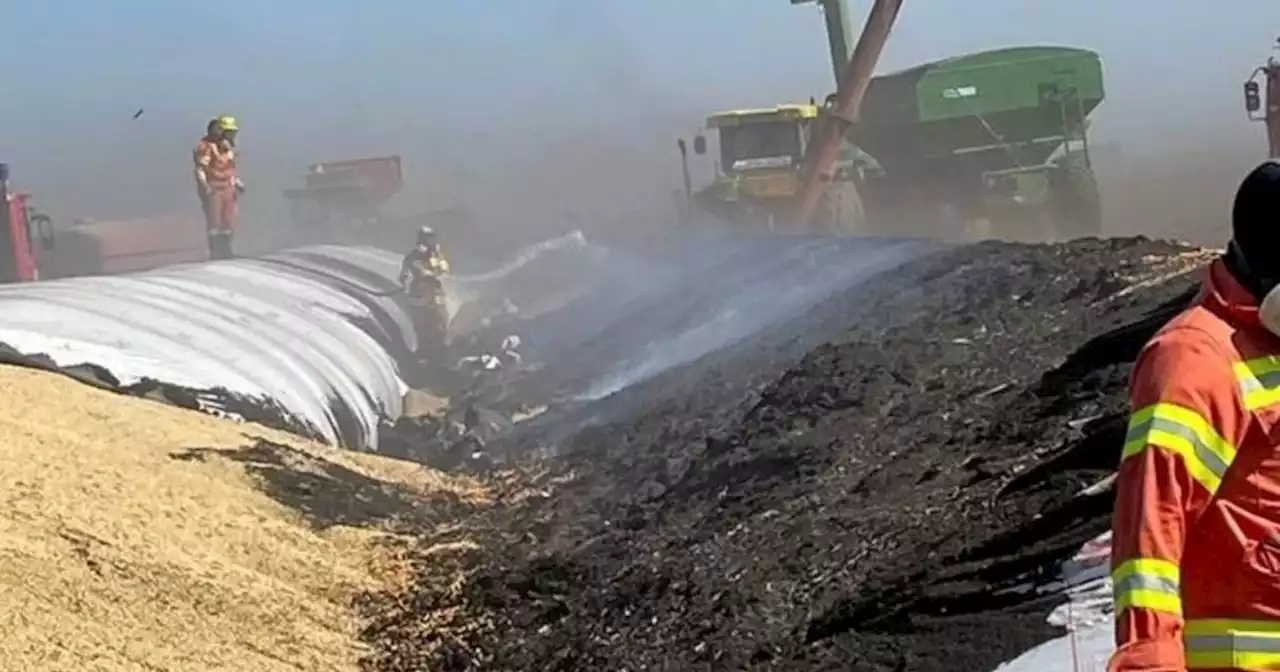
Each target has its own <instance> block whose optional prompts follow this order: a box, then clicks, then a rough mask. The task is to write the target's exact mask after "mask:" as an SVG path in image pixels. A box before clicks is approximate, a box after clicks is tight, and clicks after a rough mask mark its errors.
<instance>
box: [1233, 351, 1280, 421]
mask: <svg viewBox="0 0 1280 672" xmlns="http://www.w3.org/2000/svg"><path fill="white" fill-rule="evenodd" d="M1232 369H1233V370H1234V371H1235V374H1236V381H1237V382H1239V383H1240V393H1241V394H1242V395H1243V396H1244V405H1245V407H1246V408H1248V409H1249V410H1251V411H1256V410H1258V409H1259V408H1263V407H1266V406H1271V405H1273V404H1280V355H1268V356H1266V357H1257V358H1254V359H1250V360H1248V361H1244V362H1237V363H1236V364H1235V365H1234V366H1233V367H1232Z"/></svg>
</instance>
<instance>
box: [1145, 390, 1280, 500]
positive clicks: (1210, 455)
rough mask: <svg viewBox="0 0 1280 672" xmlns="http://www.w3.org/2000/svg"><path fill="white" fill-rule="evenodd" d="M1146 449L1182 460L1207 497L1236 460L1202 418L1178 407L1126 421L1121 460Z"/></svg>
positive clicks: (1150, 410) (1151, 409)
mask: <svg viewBox="0 0 1280 672" xmlns="http://www.w3.org/2000/svg"><path fill="white" fill-rule="evenodd" d="M1277 373H1280V371H1278V372H1277ZM1149 445H1151V446H1156V447H1159V448H1163V449H1164V450H1167V451H1169V452H1171V453H1173V454H1175V455H1178V456H1179V457H1181V458H1182V463H1183V465H1184V466H1185V467H1186V469H1187V473H1189V474H1190V475H1191V477H1192V478H1194V479H1195V480H1196V481H1198V482H1199V483H1200V484H1201V485H1203V486H1204V487H1205V489H1207V490H1208V491H1209V493H1210V494H1213V493H1215V492H1217V491H1218V486H1219V485H1222V476H1223V475H1224V474H1226V473H1227V467H1229V466H1231V462H1232V461H1233V460H1235V459H1236V447H1235V446H1233V445H1231V443H1230V442H1228V441H1227V440H1226V439H1224V438H1222V435H1221V434H1219V433H1218V432H1217V430H1215V429H1214V428H1213V425H1212V424H1210V423H1209V421H1208V420H1205V418H1204V416H1202V415H1200V414H1199V413H1197V412H1195V411H1193V410H1191V409H1189V408H1186V407H1184V406H1179V405H1177V404H1167V403H1159V404H1152V405H1150V406H1147V407H1145V408H1141V409H1138V410H1137V411H1135V412H1134V413H1133V415H1132V416H1130V417H1129V433H1128V435H1127V436H1126V437H1125V442H1124V454H1123V455H1122V457H1121V460H1125V459H1128V458H1129V457H1131V456H1133V455H1136V454H1138V453H1140V452H1142V450H1143V449H1144V448H1146V447H1147V446H1149Z"/></svg>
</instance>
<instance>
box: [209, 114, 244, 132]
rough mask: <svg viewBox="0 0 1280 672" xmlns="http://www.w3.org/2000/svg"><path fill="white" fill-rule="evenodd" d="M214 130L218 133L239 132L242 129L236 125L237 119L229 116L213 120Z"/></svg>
mask: <svg viewBox="0 0 1280 672" xmlns="http://www.w3.org/2000/svg"><path fill="white" fill-rule="evenodd" d="M213 128H214V130H216V131H238V130H240V127H239V126H237V125H236V118H235V117H232V116H228V115H223V116H221V117H217V118H215V119H214V120H213Z"/></svg>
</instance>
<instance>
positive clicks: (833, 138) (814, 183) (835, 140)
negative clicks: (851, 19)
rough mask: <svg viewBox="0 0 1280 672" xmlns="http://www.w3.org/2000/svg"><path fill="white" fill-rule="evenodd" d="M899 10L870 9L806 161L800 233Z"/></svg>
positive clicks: (890, 5) (896, 6) (885, 4)
mask: <svg viewBox="0 0 1280 672" xmlns="http://www.w3.org/2000/svg"><path fill="white" fill-rule="evenodd" d="M900 9H902V0H876V1H875V4H873V5H872V6H871V14H870V15H869V16H867V23H866V25H865V26H863V28H862V36H861V37H859V38H858V45H857V46H856V47H855V48H854V50H853V57H852V58H851V59H849V64H848V65H847V66H845V68H844V72H843V73H841V77H840V85H839V88H838V89H837V90H836V102H835V105H834V106H833V107H832V109H830V110H828V111H827V114H826V115H824V120H823V123H822V124H820V125H819V133H820V134H821V135H820V140H819V141H818V144H817V146H816V147H815V148H814V151H813V154H812V156H811V157H810V158H809V160H808V161H806V165H805V169H804V184H803V187H802V189H801V192H800V198H799V200H798V201H797V207H796V212H795V216H794V220H795V226H797V227H799V228H800V229H807V228H808V227H809V221H810V220H811V219H813V212H814V210H815V209H817V207H818V201H819V200H820V199H821V198H822V192H823V190H824V189H825V188H826V185H827V184H828V183H829V182H831V180H832V177H833V176H832V167H833V166H834V165H835V162H836V159H837V158H838V157H839V154H840V145H841V144H842V143H843V141H844V137H845V134H846V133H848V131H849V127H850V126H852V125H853V122H854V121H855V120H856V119H857V117H858V107H859V106H861V105H862V99H863V97H864V96H866V93H867V86H868V85H870V84H871V75H872V74H873V73H874V72H875V69H876V63H877V62H878V61H879V60H880V53H881V52H882V51H884V44H885V42H886V41H887V40H888V39H889V32H890V31H891V30H892V29H893V24H894V21H896V20H897V18H898V11H899V10H900Z"/></svg>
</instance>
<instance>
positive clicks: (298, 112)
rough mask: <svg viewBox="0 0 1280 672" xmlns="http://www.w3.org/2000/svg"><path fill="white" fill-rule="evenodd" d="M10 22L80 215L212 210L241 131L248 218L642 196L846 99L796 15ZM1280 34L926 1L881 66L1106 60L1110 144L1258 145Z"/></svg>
mask: <svg viewBox="0 0 1280 672" xmlns="http://www.w3.org/2000/svg"><path fill="white" fill-rule="evenodd" d="M10 4H11V5H13V6H12V7H7V8H6V11H7V13H6V20H5V22H4V27H3V28H0V31H3V32H4V36H3V37H4V44H5V45H6V47H7V48H8V49H9V53H10V54H11V55H10V60H9V63H10V67H9V68H8V69H7V72H6V79H7V81H6V87H5V96H4V97H5V103H4V104H3V105H0V121H3V123H4V128H5V130H6V132H5V133H4V134H3V138H2V140H0V155H3V156H4V157H5V159H6V160H8V161H9V162H10V163H11V164H12V166H13V172H14V178H15V181H16V182H18V183H19V184H20V185H22V186H23V187H29V188H31V189H32V190H34V191H37V192H38V196H39V198H40V200H41V201H42V202H43V203H45V204H46V205H47V206H48V207H49V208H50V209H52V210H54V211H55V213H58V214H62V215H64V216H79V215H88V214H102V215H108V216H109V215H125V214H146V213H148V212H155V211H159V210H164V209H175V208H176V209H182V208H189V207H191V187H190V176H189V173H188V165H189V158H188V152H189V150H190V147H191V145H192V144H193V143H194V141H195V140H196V138H197V136H198V135H199V134H200V132H201V130H202V127H203V125H204V122H205V121H206V120H207V119H208V118H209V117H210V116H212V115H214V114H218V113H223V112H226V113H231V114H235V115H236V116H238V117H239V118H240V120H241V123H242V127H243V129H244V130H243V131H242V145H243V149H244V152H243V156H244V161H245V166H244V171H245V173H246V176H247V178H248V180H249V182H250V186H251V188H254V187H256V190H255V191H254V192H253V194H252V195H253V198H252V199H250V200H249V201H248V202H247V203H246V208H247V209H249V210H250V211H252V210H253V209H255V208H256V209H258V210H259V211H260V212H266V211H268V210H270V209H271V208H273V207H277V206H278V205H279V200H280V199H279V197H278V195H277V193H278V189H279V188H280V187H282V186H286V185H287V184H288V183H290V181H291V180H293V179H295V177H296V176H297V173H299V171H300V170H301V169H302V168H303V167H304V166H305V165H306V164H307V163H308V162H310V161H313V160H319V159H325V158H335V157H343V156H353V155H354V156H359V155H362V154H376V153H392V152H398V153H401V154H403V155H404V157H405V160H406V162H407V164H408V166H407V167H408V169H409V170H410V172H411V177H412V179H414V180H415V181H416V183H415V185H414V189H413V192H414V194H413V195H412V196H411V198H412V197H416V198H418V200H420V201H423V202H438V201H444V200H449V199H466V198H468V197H470V198H472V199H475V198H479V196H477V195H478V194H486V193H487V194H498V195H499V196H496V197H494V196H487V197H486V198H490V199H496V200H498V201H501V200H503V199H504V198H506V197H505V196H501V194H514V193H515V191H512V190H513V189H515V187H513V186H512V185H517V184H519V185H523V186H524V187H525V188H527V189H531V190H538V189H542V190H546V191H548V192H555V193H556V196H555V198H558V199H561V200H564V201H567V200H570V199H571V198H572V190H573V189H574V188H580V187H582V186H583V185H586V186H587V187H588V188H589V189H590V190H592V191H593V192H596V193H602V192H607V193H608V194H610V195H609V198H610V199H621V200H625V199H626V198H628V196H627V194H628V193H634V194H637V195H636V196H635V197H634V198H637V199H644V198H649V197H650V195H651V194H653V193H655V190H656V192H663V191H664V190H669V189H670V188H672V187H673V186H674V185H675V184H676V183H677V180H678V167H677V166H676V164H675V161H674V156H675V154H674V151H673V142H674V138H675V135H676V134H679V133H687V132H690V131H692V130H693V129H694V128H696V126H697V125H698V117H699V116H700V115H702V114H704V113H705V112H707V111H709V110H710V109H712V108H718V107H739V106H744V105H748V104H764V103H769V102H775V101H778V100H779V99H783V98H794V99H803V98H807V97H808V96H809V95H816V96H819V97H820V96H822V95H824V94H825V93H827V92H828V91H830V90H831V88H832V82H831V74H830V66H829V63H828V61H827V51H826V43H825V33H824V28H823V22H822V17H821V15H820V13H819V12H818V10H817V9H816V8H813V7H793V6H792V5H791V4H789V2H788V1H787V0H644V1H633V2H621V1H620V0H613V1H609V0H606V1H601V0H536V1H534V0H465V1H464V0H426V1H423V2H409V1H407V0H397V1H395V2H389V1H385V0H365V1H363V2H350V1H339V0H307V1H305V2H303V1H300V0H254V1H252V2H251V1H248V0H220V1H219V2H175V1H174V0H112V2H89V1H88V0H61V1H56V2H54V1H50V2H25V3H10ZM851 4H852V5H853V9H854V15H855V16H854V17H853V18H854V22H855V27H860V25H861V21H862V19H863V17H864V15H865V11H866V8H865V4H864V3H859V2H857V0H853V2H852V3H851ZM1227 5H1229V6H1230V10H1229V11H1223V12H1221V13H1219V11H1218V9H1217V8H1218V7H1225V6H1227ZM962 8H963V9H962ZM1277 18H1280V13H1278V12H1277V11H1276V5H1275V0H1230V1H1229V2H1219V3H1202V2H1181V3H1179V2H1172V3H1171V2H1167V1H1165V2H1157V1H1156V0H1126V1H1125V2H1115V1H1114V0H1074V1H1073V2H1044V1H1042V0H1041V1H1037V0H984V1H982V2H976V1H971V2H960V1H959V0H950V1H944V0H935V1H933V2H923V1H921V0H908V1H907V2H906V4H905V8H904V10H903V13H902V16H901V18H900V20H899V28H898V29H897V30H896V31H895V33H894V35H893V36H892V38H891V39H890V41H889V46H888V49H887V53H886V55H885V59H884V61H883V63H882V66H883V68H885V69H888V68H897V67H903V66H907V65H911V64H914V63H917V62H920V61H924V60H931V59H933V58H937V57H943V56H948V55H953V54H958V53H961V52H966V51H971V50H978V49H983V48H989V47H995V46H1004V45H1009V44H1017V43H1057V44H1066V45H1074V46H1083V47H1089V48H1093V49H1096V50H1098V51H1099V52H1101V53H1102V55H1103V57H1104V67H1105V68H1106V74H1107V77H1108V86H1109V92H1110V98H1109V99H1108V101H1107V102H1106V103H1105V104H1104V106H1103V108H1102V109H1101V110H1100V112H1099V114H1098V119H1099V121H1098V136H1099V138H1101V139H1110V140H1115V141H1118V142H1119V143H1120V144H1121V145H1123V146H1124V147H1125V149H1126V151H1130V150H1131V148H1149V147H1151V146H1154V145H1156V144H1168V145H1171V146H1173V145H1185V144H1187V143H1188V142H1190V141H1189V140H1188V138H1189V137H1191V136H1192V135H1194V134H1196V133H1204V134H1210V135H1215V136H1222V137H1224V138H1228V141H1229V142H1235V143H1239V144H1240V145H1241V146H1248V144H1247V143H1251V142H1256V143H1259V144H1260V143H1261V142H1262V140H1261V129H1259V128H1252V127H1250V126H1249V125H1248V124H1247V123H1246V122H1244V121H1243V112H1242V108H1241V100H1240V98H1241V94H1240V85H1241V82H1242V81H1243V79H1244V78H1245V77H1246V76H1247V75H1248V74H1249V71H1250V70H1251V69H1252V68H1253V67H1254V66H1255V65H1257V64H1259V63H1261V62H1262V61H1263V60H1264V59H1265V58H1266V57H1267V56H1268V55H1269V53H1270V47H1271V43H1272V40H1273V39H1274V37H1275V35H1276V34H1277V33H1280V21H1277V20H1276V19H1277ZM139 107H142V108H145V110H146V112H145V114H144V115H143V116H142V117H141V118H140V119H138V120H136V121H134V120H131V119H130V117H131V115H132V114H133V112H134V111H135V110H136V109H137V108H139ZM1259 155H1261V151H1259ZM623 181H631V182H634V183H636V184H635V185H634V188H623V187H620V186H619V183H620V182H623ZM604 183H607V186H600V185H601V184H604ZM486 189H489V190H490V191H488V192H486V191H485V190H486ZM504 189H505V190H506V191H504ZM510 197H511V198H515V197H514V196H510ZM610 202H612V201H610ZM491 205H492V203H491Z"/></svg>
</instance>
